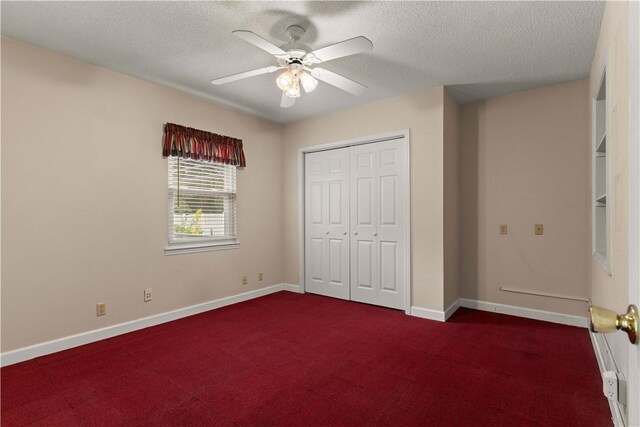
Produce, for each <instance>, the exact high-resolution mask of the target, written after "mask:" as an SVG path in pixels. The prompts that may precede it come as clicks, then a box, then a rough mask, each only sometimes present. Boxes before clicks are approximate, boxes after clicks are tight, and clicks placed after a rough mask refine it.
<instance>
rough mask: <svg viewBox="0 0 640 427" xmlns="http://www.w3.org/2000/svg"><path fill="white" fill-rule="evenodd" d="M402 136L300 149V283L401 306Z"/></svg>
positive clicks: (405, 172) (405, 191) (405, 169)
mask: <svg viewBox="0 0 640 427" xmlns="http://www.w3.org/2000/svg"><path fill="white" fill-rule="evenodd" d="M408 181H409V164H408V156H407V141H406V138H396V139H393V140H389V141H382V142H375V143H368V144H360V145H354V146H351V147H345V148H337V149H332V150H326V151H317V152H311V153H306V154H305V186H304V188H305V204H304V210H305V238H304V246H305V262H304V264H305V265H304V268H305V276H304V277H305V289H306V291H307V292H311V293H315V294H320V295H325V296H330V297H334V298H341V299H346V300H352V301H358V302H364V303H368V304H375V305H381V306H384V307H390V308H396V309H406V305H407V302H406V292H408V290H409V286H408V282H409V277H408V275H409V271H408V270H409V268H408V266H409V262H408V257H409V253H408V247H407V246H408V245H407V243H408V238H409V237H408V209H409V204H408V200H409V182H408Z"/></svg>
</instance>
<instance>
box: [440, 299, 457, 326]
mask: <svg viewBox="0 0 640 427" xmlns="http://www.w3.org/2000/svg"><path fill="white" fill-rule="evenodd" d="M459 308H460V298H458V299H457V300H455V301H454V302H453V304H451V305H450V306H449V308H447V309H446V310H445V311H444V320H445V322H446V321H447V320H449V317H451V315H452V314H453V313H455V312H456V310H457V309H459Z"/></svg>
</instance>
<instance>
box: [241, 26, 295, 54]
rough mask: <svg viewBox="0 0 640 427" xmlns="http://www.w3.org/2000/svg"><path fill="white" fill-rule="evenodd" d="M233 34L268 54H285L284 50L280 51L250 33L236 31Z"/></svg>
mask: <svg viewBox="0 0 640 427" xmlns="http://www.w3.org/2000/svg"><path fill="white" fill-rule="evenodd" d="M233 34H234V35H236V36H238V37H240V38H241V39H243V40H245V41H248V42H249V43H251V44H252V45H254V46H257V47H259V48H260V49H262V50H265V51H267V52H269V53H270V54H272V55H283V54H285V53H286V52H285V51H284V50H282V49H280V48H279V47H278V46H276V45H274V44H273V43H271V42H269V41H267V40H265V39H263V38H262V37H260V36H259V35H257V34H256V33H252V32H251V31H246V30H236V31H233Z"/></svg>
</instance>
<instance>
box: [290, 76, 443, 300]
mask: <svg viewBox="0 0 640 427" xmlns="http://www.w3.org/2000/svg"><path fill="white" fill-rule="evenodd" d="M443 93H444V89H443V88H441V87H440V88H436V89H432V90H429V91H425V92H418V93H413V94H410V95H406V96H401V97H398V98H392V99H388V100H384V101H380V102H375V103H371V104H367V105H365V106H363V107H358V108H353V109H350V110H345V111H340V112H337V113H332V114H328V115H325V116H322V117H317V118H313V119H309V120H305V121H301V122H298V123H294V124H291V125H288V126H286V127H285V129H284V143H285V151H284V162H285V163H284V195H285V201H284V212H283V214H284V222H285V224H287V227H285V230H284V258H283V260H284V262H285V264H284V266H283V271H284V280H285V282H287V283H294V284H297V283H298V282H299V280H298V256H299V253H298V246H299V240H298V239H299V235H298V158H297V151H298V148H299V147H303V146H308V145H315V144H320V143H326V142H334V141H343V140H347V139H352V138H357V137H363V136H367V135H374V134H379V133H386V132H390V131H394V130H400V129H406V128H408V129H410V138H411V144H410V150H411V253H412V255H411V266H412V267H411V287H412V293H411V305H412V306H418V307H422V308H428V309H433V310H442V309H443V281H444V274H443V270H444V269H443V264H444V253H443V232H444V231H443V230H444V221H443Z"/></svg>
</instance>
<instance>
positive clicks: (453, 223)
mask: <svg viewBox="0 0 640 427" xmlns="http://www.w3.org/2000/svg"><path fill="white" fill-rule="evenodd" d="M458 128H459V107H458V104H457V103H456V101H455V100H454V99H453V98H452V97H451V96H450V95H449V93H448V92H447V90H446V89H445V91H444V309H445V310H446V309H447V308H448V307H450V306H451V305H452V304H454V303H455V302H456V301H457V300H458V298H460V284H459V281H460V265H459V261H460V257H459V250H460V236H459V225H460V218H459V217H460V215H459V213H460V205H459V190H460V182H459V176H460V174H459V167H458V159H459V155H460V152H459V151H460V150H459V146H460V142H459V135H458ZM463 244H464V242H463Z"/></svg>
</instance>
